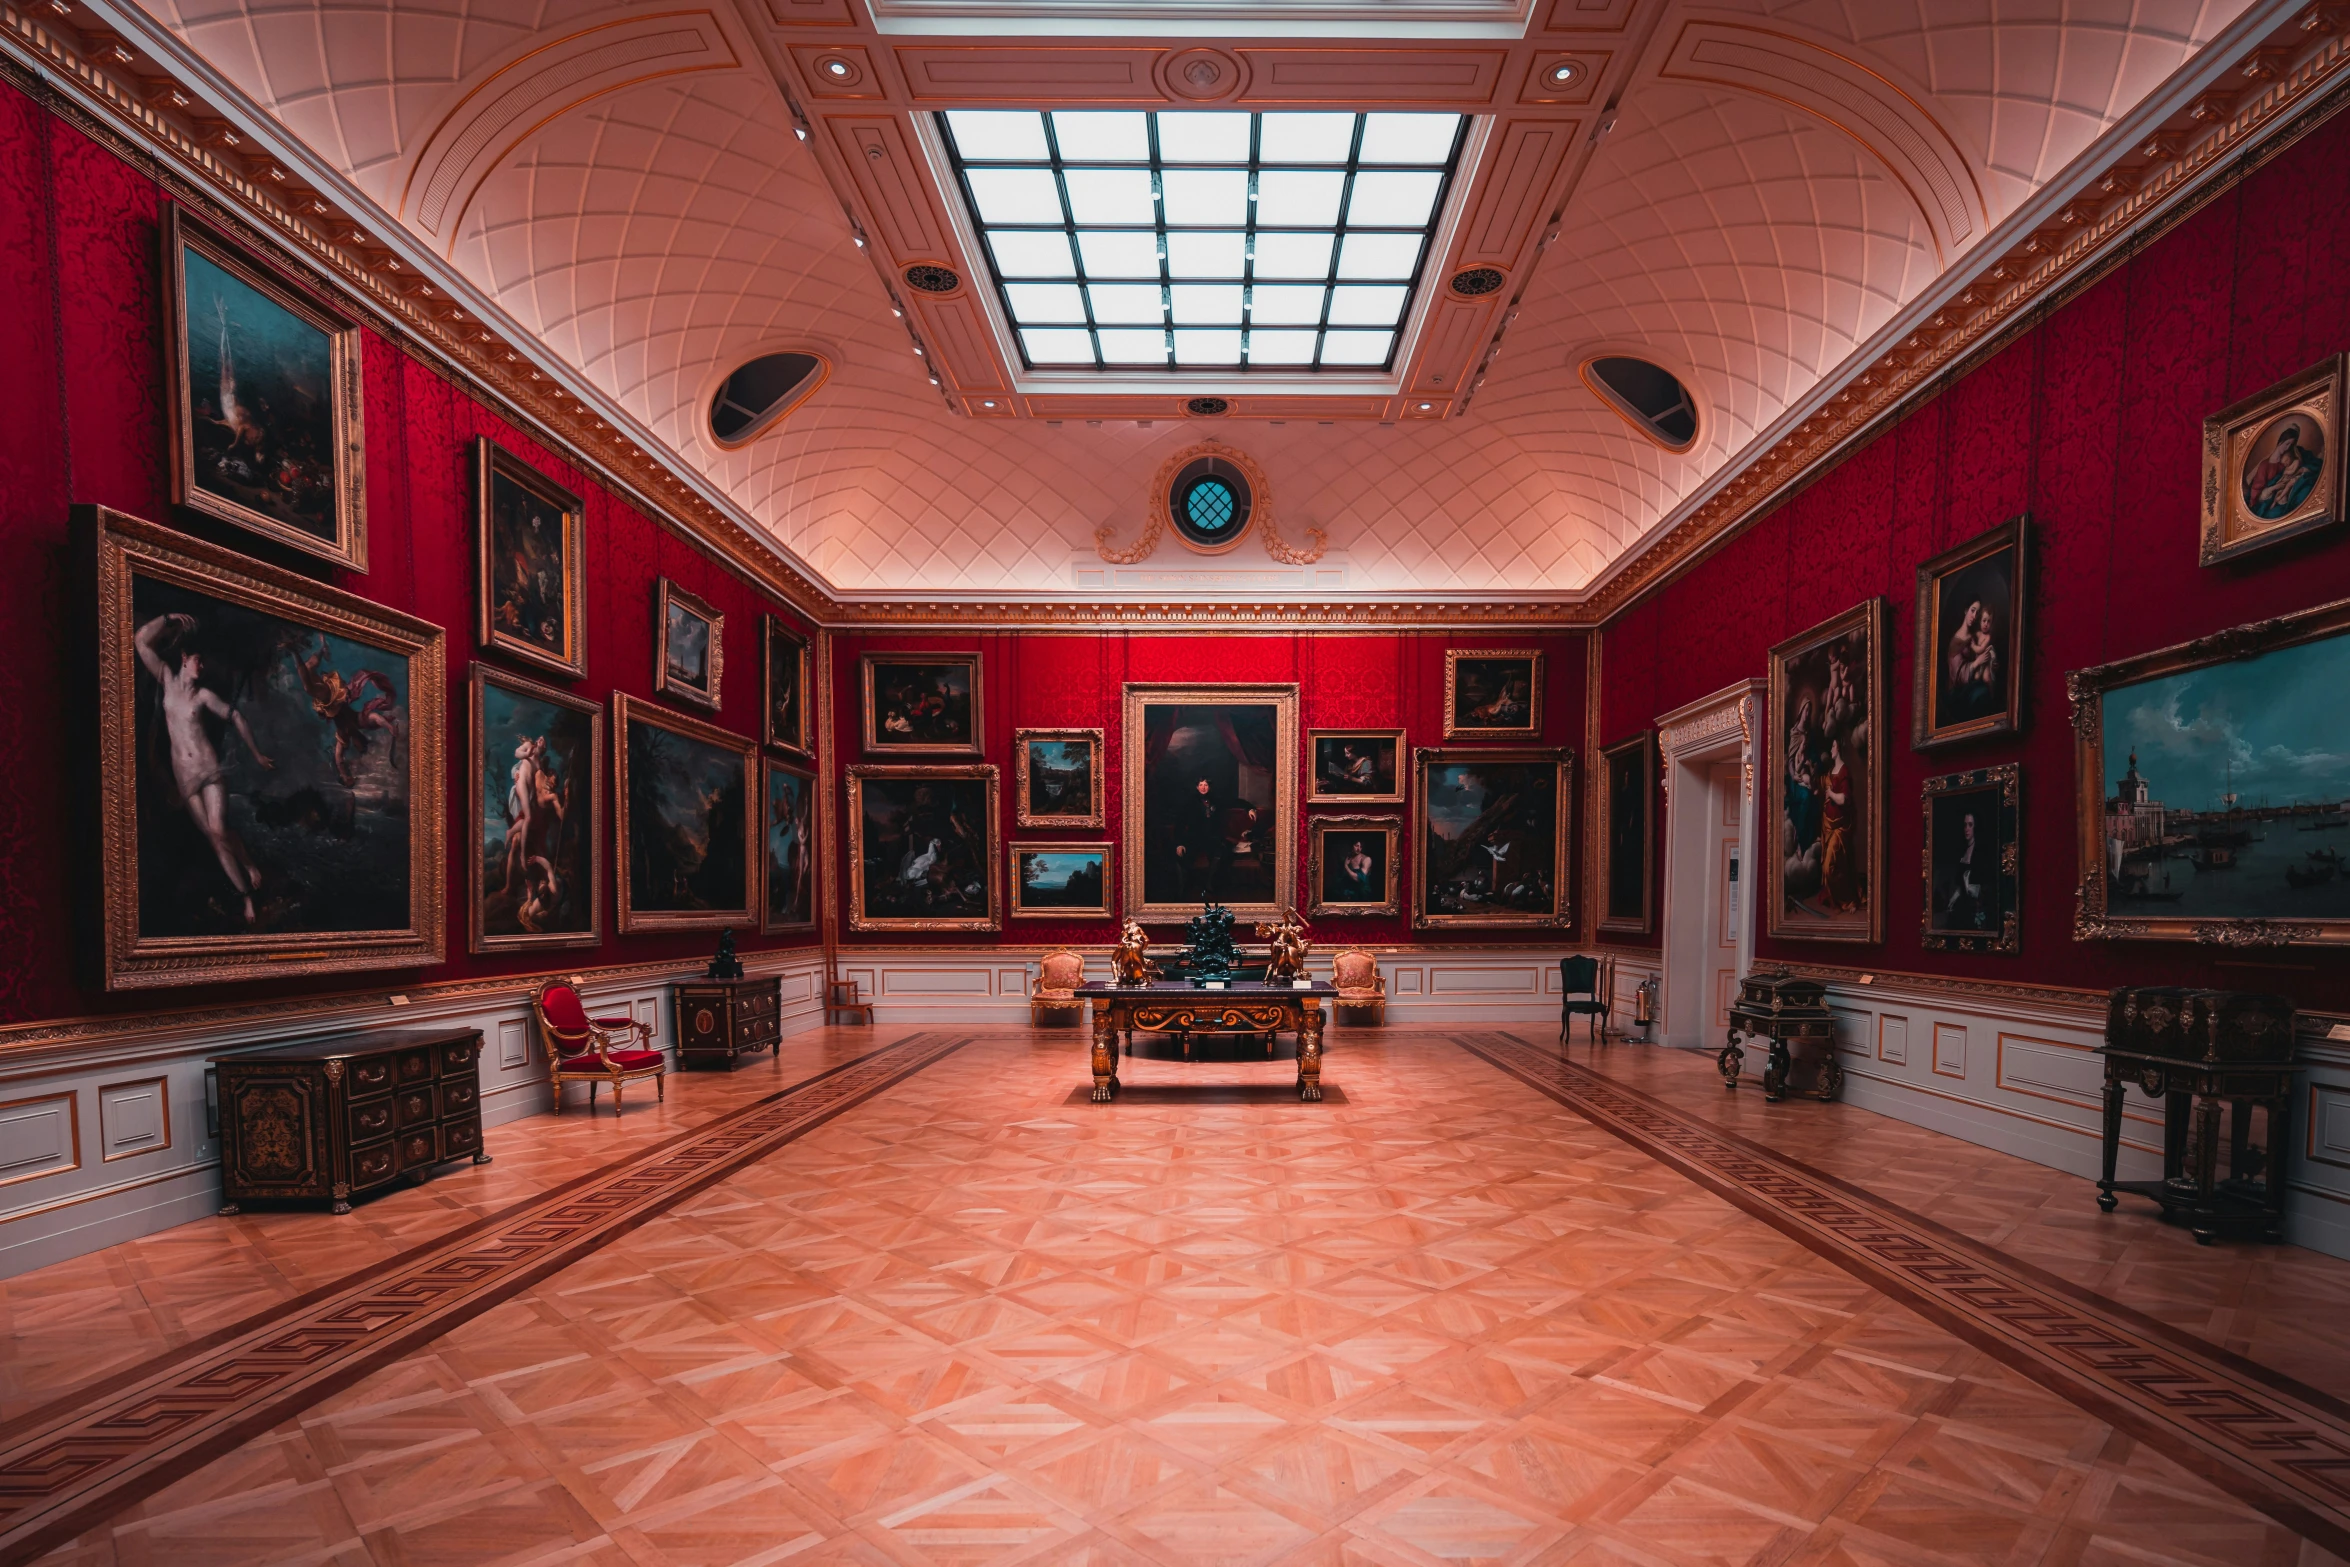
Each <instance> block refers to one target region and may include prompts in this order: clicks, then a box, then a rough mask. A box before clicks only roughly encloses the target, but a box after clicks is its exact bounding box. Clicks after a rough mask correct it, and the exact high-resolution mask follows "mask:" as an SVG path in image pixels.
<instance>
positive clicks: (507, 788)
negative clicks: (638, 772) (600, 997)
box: [467, 664, 604, 952]
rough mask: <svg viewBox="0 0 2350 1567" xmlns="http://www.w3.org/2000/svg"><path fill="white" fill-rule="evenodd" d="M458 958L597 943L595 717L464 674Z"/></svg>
mask: <svg viewBox="0 0 2350 1567" xmlns="http://www.w3.org/2000/svg"><path fill="white" fill-rule="evenodd" d="M472 684H473V730H472V736H471V739H472V744H471V746H470V747H469V754H470V756H471V758H472V771H471V777H472V780H473V781H472V787H471V788H470V789H469V790H468V791H467V792H468V793H469V794H471V795H472V797H473V799H472V806H473V811H472V815H473V855H472V859H473V870H472V877H473V886H472V894H473V896H472V899H471V903H472V917H471V921H470V928H469V934H470V944H469V950H471V951H474V952H518V951H524V950H527V949H531V948H537V947H593V946H596V945H598V944H599V943H601V942H602V941H603V939H604V922H603V918H602V902H601V890H600V889H601V888H602V886H603V863H604V862H603V837H604V710H603V709H602V708H601V707H598V706H597V705H596V704H595V703H593V702H588V701H583V700H582V699H580V698H579V697H575V696H572V695H570V694H569V693H568V692H563V691H558V690H556V689H555V688H554V687H553V686H543V685H540V684H539V683H538V682H537V681H535V680H525V679H523V678H522V677H520V676H519V675H509V674H507V673H505V672H504V671H503V670H498V669H492V668H491V667H490V666H489V665H487V664H475V665H474V666H473V681H472Z"/></svg>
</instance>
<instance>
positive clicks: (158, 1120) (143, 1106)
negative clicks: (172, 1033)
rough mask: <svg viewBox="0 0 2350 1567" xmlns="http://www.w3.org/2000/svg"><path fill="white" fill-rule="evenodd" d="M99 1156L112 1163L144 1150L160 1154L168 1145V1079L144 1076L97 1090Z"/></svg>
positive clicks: (101, 1086)
mask: <svg viewBox="0 0 2350 1567" xmlns="http://www.w3.org/2000/svg"><path fill="white" fill-rule="evenodd" d="M98 1146H99V1156H100V1158H102V1159H103V1160H104V1161H105V1162H107V1163H109V1164H111V1163H113V1162H114V1161H115V1160H117V1159H128V1158H131V1157H133V1156H135V1155H138V1154H143V1153H161V1152H163V1150H165V1149H166V1148H169V1147H170V1146H171V1095H170V1084H169V1082H168V1081H167V1080H166V1079H164V1078H160V1077H143V1078H140V1079H138V1080H137V1081H135V1082H128V1083H104V1084H101V1085H100V1086H99V1089H98Z"/></svg>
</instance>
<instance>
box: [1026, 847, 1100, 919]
mask: <svg viewBox="0 0 2350 1567" xmlns="http://www.w3.org/2000/svg"><path fill="white" fill-rule="evenodd" d="M1006 853H1007V855H1008V857H1009V858H1010V860H1011V866H1012V876H1011V888H1012V908H1011V915H1012V918H1014V919H1016V920H1099V919H1112V918H1115V917H1116V915H1117V913H1118V906H1117V903H1116V901H1115V899H1116V896H1117V894H1116V890H1115V889H1116V887H1117V881H1116V877H1115V872H1116V869H1117V867H1116V864H1115V863H1114V862H1115V861H1116V858H1117V854H1116V850H1115V848H1114V847H1113V846H1112V845H1111V844H1110V843H1109V841H1108V840H1106V839H1104V840H1102V841H1100V842H1094V843H1015V844H1010V845H1008V846H1007V847H1006ZM1040 854H1059V855H1094V856H1097V857H1098V858H1099V859H1100V861H1101V863H1100V865H1099V867H1098V868H1097V871H1098V874H1097V876H1096V877H1095V884H1096V885H1097V886H1099V887H1100V889H1101V897H1100V899H1099V900H1098V901H1096V902H1093V903H1086V904H1066V903H1048V904H1039V905H1036V906H1034V907H1031V906H1030V905H1029V902H1028V896H1027V894H1028V878H1027V876H1026V874H1025V870H1026V860H1025V857H1026V856H1030V855H1040Z"/></svg>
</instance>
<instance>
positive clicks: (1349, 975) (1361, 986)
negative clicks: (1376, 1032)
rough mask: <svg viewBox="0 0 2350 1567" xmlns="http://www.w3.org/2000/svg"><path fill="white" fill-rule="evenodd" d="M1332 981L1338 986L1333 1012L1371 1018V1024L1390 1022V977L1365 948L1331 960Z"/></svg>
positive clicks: (1353, 950)
mask: <svg viewBox="0 0 2350 1567" xmlns="http://www.w3.org/2000/svg"><path fill="white" fill-rule="evenodd" d="M1330 977H1331V980H1332V981H1333V982H1334V983H1335V984H1336V985H1337V986H1338V999H1337V1000H1336V1001H1335V1002H1334V1003H1333V1004H1332V1006H1331V1011H1332V1012H1340V1011H1349V1012H1354V1013H1357V1014H1365V1013H1367V1014H1369V1021H1371V1022H1373V1023H1384V1022H1386V1021H1387V976H1386V975H1384V974H1382V973H1380V972H1379V960H1378V959H1377V958H1375V957H1373V956H1371V954H1370V953H1368V952H1365V951H1363V950H1362V949H1361V948H1359V947H1357V948H1350V949H1349V950H1347V951H1345V952H1341V953H1339V954H1338V955H1337V956H1336V957H1334V958H1332V959H1331V960H1330Z"/></svg>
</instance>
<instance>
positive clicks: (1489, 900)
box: [1412, 748, 1573, 929]
mask: <svg viewBox="0 0 2350 1567" xmlns="http://www.w3.org/2000/svg"><path fill="white" fill-rule="evenodd" d="M1413 758H1414V761H1415V763H1416V764H1417V766H1416V770H1417V771H1418V773H1419V810H1418V813H1417V814H1418V821H1419V835H1418V837H1419V841H1418V844H1417V845H1416V848H1417V852H1416V853H1415V855H1414V856H1413V860H1412V924H1413V925H1414V926H1416V927H1419V928H1422V929H1441V928H1444V927H1446V926H1469V925H1500V926H1508V925H1531V926H1554V925H1563V924H1565V923H1567V921H1568V912H1569V911H1568V902H1567V830H1566V829H1567V800H1568V793H1567V789H1568V776H1567V775H1568V770H1569V768H1570V766H1571V765H1572V762H1573V753H1572V752H1570V751H1567V750H1565V749H1563V748H1552V749H1545V750H1519V751H1475V750H1462V751H1456V750H1442V751H1432V750H1420V751H1415V752H1414V753H1413Z"/></svg>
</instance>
